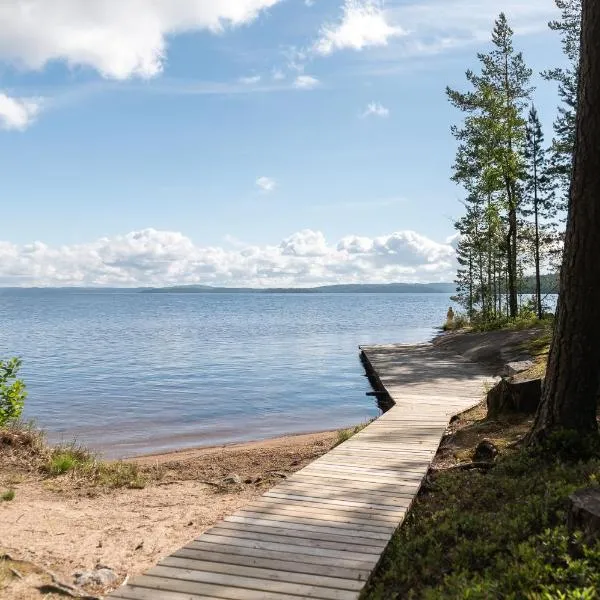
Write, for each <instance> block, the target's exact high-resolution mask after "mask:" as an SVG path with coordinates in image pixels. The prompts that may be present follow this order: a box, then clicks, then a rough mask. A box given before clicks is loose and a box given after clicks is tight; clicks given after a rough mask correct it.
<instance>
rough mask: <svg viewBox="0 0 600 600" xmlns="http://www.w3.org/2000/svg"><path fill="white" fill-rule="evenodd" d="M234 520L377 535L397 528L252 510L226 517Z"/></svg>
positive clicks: (326, 517) (368, 522)
mask: <svg viewBox="0 0 600 600" xmlns="http://www.w3.org/2000/svg"><path fill="white" fill-rule="evenodd" d="M233 519H238V521H237V522H238V523H243V521H242V519H259V520H265V521H282V522H289V523H303V524H305V525H319V524H323V523H324V522H325V523H328V527H335V528H338V529H347V530H358V529H360V530H361V531H371V532H375V533H386V532H389V531H390V528H391V530H392V531H394V529H395V527H394V526H393V525H387V524H384V523H381V522H378V523H373V522H372V521H367V520H366V519H364V522H362V521H361V522H359V520H358V519H352V520H345V519H344V517H335V516H333V515H327V516H322V517H320V518H319V517H314V518H313V517H308V516H304V515H296V514H293V515H278V514H272V513H266V512H259V511H250V510H238V511H237V512H236V513H235V515H233V516H231V517H226V520H229V521H232V522H235V521H233Z"/></svg>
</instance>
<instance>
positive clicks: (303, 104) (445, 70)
mask: <svg viewBox="0 0 600 600" xmlns="http://www.w3.org/2000/svg"><path fill="white" fill-rule="evenodd" d="M7 4H8V6H7V5H5V6H3V7H2V8H0V34H1V35H0V126H1V127H2V128H1V129H0V164H1V165H2V177H1V179H0V185H1V188H0V189H1V190H2V199H3V203H2V209H3V219H2V220H3V224H4V227H3V228H2V233H1V235H0V240H1V241H0V258H1V259H2V260H1V263H0V284H3V285H78V284H86V285H160V284H171V283H214V284H225V285H241V284H248V285H315V284H319V283H330V282H338V281H349V282H350V281H351V282H361V281H374V282H375V281H397V280H405V281H439V280H449V279H451V278H452V277H453V270H454V262H453V257H452V247H451V245H450V244H449V243H448V241H449V238H450V237H451V236H452V235H453V229H452V221H453V219H454V218H455V217H457V216H459V215H460V212H461V206H460V203H459V200H460V198H461V191H460V189H458V188H457V187H456V186H454V185H453V184H452V183H451V182H450V181H449V175H450V166H451V164H452V160H453V156H454V148H455V145H454V141H453V139H452V137H451V135H450V132H449V128H450V125H451V124H452V123H453V122H456V121H457V120H458V119H459V115H458V114H457V113H456V112H455V111H454V110H453V109H452V108H451V107H450V106H449V104H448V102H447V101H446V98H445V95H444V89H445V86H446V85H448V84H449V85H451V86H458V87H462V86H464V81H465V79H464V71H465V69H467V68H469V67H471V68H476V66H477V65H476V57H475V55H476V52H477V51H481V50H485V49H486V48H487V40H488V39H489V35H490V34H489V32H490V30H491V28H492V26H493V21H494V18H495V17H496V16H497V15H498V13H499V12H500V11H501V10H504V11H505V12H506V13H507V15H508V17H509V20H510V22H511V24H512V25H513V27H514V29H515V31H516V34H517V35H516V45H517V46H518V47H519V48H520V49H522V50H523V52H524V53H525V57H526V59H527V61H528V63H529V64H530V65H531V67H532V68H533V69H534V70H535V71H536V72H539V71H540V70H542V69H545V68H548V67H550V66H554V65H556V64H560V63H561V62H562V60H563V59H562V57H561V55H560V46H559V41H558V39H557V38H556V36H555V34H553V33H552V32H550V31H549V30H548V29H547V26H546V23H547V21H548V20H549V19H550V18H552V17H554V16H555V8H554V4H553V2H552V0H528V2H526V3H525V2H522V1H518V0H479V1H477V0H412V1H410V2H408V1H406V0H393V1H392V0H390V1H388V2H386V3H381V2H373V1H368V0H367V1H364V0H346V1H344V0H314V1H312V2H311V1H306V0H219V2H215V1H214V0H178V1H175V0H153V1H152V2H149V1H146V0H102V1H100V0H90V1H89V2H85V3H82V2H80V1H79V0H28V1H27V2H25V1H24V0H11V2H10V3H7ZM536 84H537V85H538V90H537V92H536V97H535V101H536V103H537V105H538V108H539V110H540V113H541V114H542V116H543V119H544V122H545V124H546V126H547V127H546V129H547V132H546V134H547V137H548V138H550V137H551V129H550V127H551V122H552V119H553V118H554V113H555V106H556V102H557V100H556V92H555V90H554V88H553V86H551V85H549V84H547V83H544V82H541V81H540V80H539V78H537V80H536Z"/></svg>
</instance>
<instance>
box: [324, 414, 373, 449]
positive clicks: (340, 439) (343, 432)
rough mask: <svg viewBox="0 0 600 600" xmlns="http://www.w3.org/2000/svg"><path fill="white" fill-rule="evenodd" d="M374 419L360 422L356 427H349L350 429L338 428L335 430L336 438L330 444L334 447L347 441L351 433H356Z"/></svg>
mask: <svg viewBox="0 0 600 600" xmlns="http://www.w3.org/2000/svg"><path fill="white" fill-rule="evenodd" d="M374 420H375V419H370V420H369V421H367V422H366V423H361V424H360V425H357V426H356V427H351V428H350V429H340V430H339V431H338V432H337V438H336V440H335V442H334V444H333V446H332V448H335V447H336V446H339V445H340V444H343V443H344V442H347V441H348V440H349V439H350V438H351V437H352V436H353V435H355V434H357V433H358V432H359V431H362V430H363V429H364V428H365V427H366V426H367V425H370V424H371V423H372V422H373V421H374Z"/></svg>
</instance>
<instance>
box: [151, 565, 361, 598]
mask: <svg viewBox="0 0 600 600" xmlns="http://www.w3.org/2000/svg"><path fill="white" fill-rule="evenodd" d="M160 565H161V566H164V567H175V568H178V569H189V570H191V571H207V572H209V573H223V574H231V575H241V576H243V577H255V578H258V579H267V580H274V581H287V582H289V583H300V584H304V585H317V586H319V587H329V588H334V589H340V590H357V591H360V590H361V589H362V586H363V582H362V581H359V580H358V579H355V578H354V579H341V578H339V577H329V576H326V575H322V574H318V575H317V574H310V573H298V572H296V571H286V570H285V569H282V568H278V569H265V568H260V567H247V566H242V565H231V564H227V563H219V562H211V561H207V560H206V561H204V560H196V559H191V558H179V557H176V556H168V557H167V558H165V559H163V560H162V561H160Z"/></svg>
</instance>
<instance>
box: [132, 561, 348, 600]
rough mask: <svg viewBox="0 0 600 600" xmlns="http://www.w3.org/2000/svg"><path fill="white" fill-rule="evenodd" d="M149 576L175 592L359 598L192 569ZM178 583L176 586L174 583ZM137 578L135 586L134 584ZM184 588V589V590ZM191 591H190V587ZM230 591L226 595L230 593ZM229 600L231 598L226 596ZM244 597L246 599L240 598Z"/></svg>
mask: <svg viewBox="0 0 600 600" xmlns="http://www.w3.org/2000/svg"><path fill="white" fill-rule="evenodd" d="M148 576H150V577H155V578H160V579H163V578H164V579H169V580H172V581H173V583H171V582H169V583H166V582H165V587H166V586H169V587H166V589H169V588H171V589H173V590H174V591H177V587H179V586H180V585H181V584H182V583H184V582H185V584H186V585H187V584H188V582H189V583H193V584H202V585H203V586H210V585H217V586H219V587H220V588H222V586H227V588H231V587H233V588H236V589H238V590H240V591H239V592H236V594H238V593H244V592H245V591H246V590H252V591H254V590H259V591H263V592H265V593H270V592H275V593H279V594H288V595H289V596H301V597H304V598H320V599H323V600H347V599H349V598H356V596H357V593H356V592H353V591H352V590H347V589H335V588H327V587H321V586H317V585H304V584H301V583H293V582H287V581H276V580H273V579H259V578H256V577H243V576H240V575H234V574H231V573H211V572H207V571H195V570H191V569H180V568H175V567H154V568H152V569H150V570H149V571H148ZM175 582H176V583H175ZM135 584H136V583H135V579H134V580H133V585H135ZM184 589H185V588H184ZM188 589H189V588H188ZM206 591H210V592H211V593H213V594H215V595H219V593H223V592H222V590H220V589H216V590H212V589H210V587H208V588H207V589H206ZM230 593H231V592H229V591H228V592H226V594H230ZM224 597H225V598H228V597H229V596H228V595H224ZM241 597H242V598H244V597H245V596H243V595H242V596H241Z"/></svg>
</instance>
